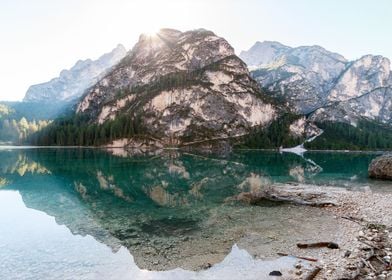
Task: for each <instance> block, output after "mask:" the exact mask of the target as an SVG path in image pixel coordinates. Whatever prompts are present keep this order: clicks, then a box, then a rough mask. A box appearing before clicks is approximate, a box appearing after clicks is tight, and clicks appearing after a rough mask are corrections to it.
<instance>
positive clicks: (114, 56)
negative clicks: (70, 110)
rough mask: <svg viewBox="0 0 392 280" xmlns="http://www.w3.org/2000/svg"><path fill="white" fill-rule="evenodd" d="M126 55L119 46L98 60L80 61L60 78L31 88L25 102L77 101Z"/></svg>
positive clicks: (64, 71) (63, 72) (124, 50)
mask: <svg viewBox="0 0 392 280" xmlns="http://www.w3.org/2000/svg"><path fill="white" fill-rule="evenodd" d="M125 54H126V49H125V48H124V46H122V45H118V46H117V47H116V48H115V49H113V50H112V51H111V52H110V53H107V54H104V55H102V56H101V57H100V58H98V59H97V60H94V61H93V60H91V59H87V60H79V61H78V62H77V63H76V64H75V65H74V66H73V67H72V68H71V69H69V70H63V71H61V73H60V76H59V77H57V78H54V79H52V80H50V81H49V82H46V83H42V84H38V85H33V86H30V88H29V89H28V90H27V92H26V95H25V97H24V99H23V101H25V102H45V103H50V102H67V101H70V100H73V99H76V98H78V97H80V96H82V94H83V92H84V91H85V90H86V89H87V88H88V87H90V86H92V85H93V84H95V83H96V82H97V81H98V80H99V78H100V77H102V75H103V74H104V73H105V72H106V71H108V69H110V68H111V67H112V66H113V65H115V64H117V63H118V62H119V61H120V60H121V59H122V58H123V57H124V56H125Z"/></svg>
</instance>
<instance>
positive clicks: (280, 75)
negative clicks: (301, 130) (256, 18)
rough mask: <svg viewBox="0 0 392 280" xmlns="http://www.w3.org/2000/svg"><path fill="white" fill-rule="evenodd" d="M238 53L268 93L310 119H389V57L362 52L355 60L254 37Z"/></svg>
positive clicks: (352, 121)
mask: <svg viewBox="0 0 392 280" xmlns="http://www.w3.org/2000/svg"><path fill="white" fill-rule="evenodd" d="M240 57H241V58H242V59H243V60H244V61H245V62H246V63H247V64H248V66H249V67H250V69H252V76H253V78H254V79H256V80H257V81H258V83H259V84H260V85H261V87H263V88H264V89H267V90H268V91H269V92H271V93H272V95H273V96H274V97H275V98H277V99H279V100H284V101H286V102H288V103H289V105H290V106H291V107H293V108H295V110H296V111H297V112H298V113H301V114H311V117H310V118H311V119H312V120H313V121H326V120H329V121H335V122H336V121H340V122H347V123H350V124H353V125H355V124H356V122H357V120H358V119H360V118H363V117H365V118H367V119H371V120H374V121H378V122H382V123H388V124H389V123H391V120H392V74H391V69H390V61H389V60H388V59H387V58H385V57H382V56H373V55H366V56H363V57H362V58H360V59H358V60H356V61H348V60H346V59H345V58H344V57H343V56H341V55H339V54H336V53H332V52H329V51H327V50H325V49H323V48H322V47H319V46H309V47H298V48H291V47H288V46H284V45H282V44H280V43H278V42H268V41H266V42H262V43H260V42H257V43H256V44H255V45H254V46H253V47H252V48H251V49H249V50H248V51H246V52H242V53H241V55H240Z"/></svg>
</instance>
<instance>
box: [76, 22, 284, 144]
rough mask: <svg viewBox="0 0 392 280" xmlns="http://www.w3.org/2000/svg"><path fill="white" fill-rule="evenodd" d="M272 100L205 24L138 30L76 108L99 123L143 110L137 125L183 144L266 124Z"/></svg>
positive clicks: (237, 133)
mask: <svg viewBox="0 0 392 280" xmlns="http://www.w3.org/2000/svg"><path fill="white" fill-rule="evenodd" d="M267 100H268V98H267V97H266V96H264V95H263V93H262V92H261V91H260V90H259V88H258V86H257V84H256V83H255V81H254V80H253V79H252V78H251V77H250V76H249V71H248V69H247V67H246V64H245V63H243V61H242V60H241V59H240V58H238V57H237V56H236V55H235V53H234V49H233V48H232V46H231V45H230V44H229V43H228V42H227V41H226V40H225V39H224V38H221V37H219V36H217V35H215V34H214V33H213V32H211V31H207V30H204V29H198V30H192V31H187V32H180V31H177V30H172V29H163V30H161V31H159V32H158V33H157V34H149V35H146V34H143V35H141V36H140V38H139V41H138V42H137V43H136V45H135V46H134V47H133V49H132V50H131V51H130V52H129V53H128V55H127V56H126V57H125V58H124V59H123V60H122V61H121V62H120V63H119V64H118V65H117V66H115V67H114V68H113V69H112V70H111V71H110V72H109V73H108V74H107V75H106V76H105V77H104V78H102V79H101V80H100V81H99V82H98V83H96V84H95V85H94V86H93V87H91V88H90V90H89V92H88V93H87V94H86V95H85V96H84V98H83V100H82V101H81V102H80V103H79V105H78V108H77V113H79V114H85V115H88V116H89V120H90V122H91V123H98V124H104V123H105V122H108V121H111V120H116V119H118V118H120V117H122V118H124V117H125V118H131V119H135V118H136V116H138V118H139V119H138V126H141V127H143V129H144V131H145V133H146V134H148V135H152V136H153V137H154V138H155V139H160V141H161V143H162V144H163V145H166V144H167V143H173V141H174V143H176V144H184V143H186V142H189V141H203V140H206V139H211V138H214V139H215V138H225V137H226V138H227V137H236V136H240V135H244V134H247V133H248V132H249V129H250V128H251V127H253V126H256V125H267V124H269V123H270V122H271V121H272V120H273V119H274V118H275V117H276V116H277V115H278V112H277V110H276V108H275V106H274V105H273V104H271V103H270V102H269V101H267ZM122 143H124V142H122ZM132 143H133V144H135V143H134V142H132ZM133 144H132V145H133Z"/></svg>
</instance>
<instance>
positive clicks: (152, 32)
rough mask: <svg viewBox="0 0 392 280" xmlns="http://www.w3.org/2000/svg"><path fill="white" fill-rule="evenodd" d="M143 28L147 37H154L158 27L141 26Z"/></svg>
mask: <svg viewBox="0 0 392 280" xmlns="http://www.w3.org/2000/svg"><path fill="white" fill-rule="evenodd" d="M143 29H144V32H143V33H144V34H145V35H147V36H148V37H156V36H157V34H158V33H159V28H143Z"/></svg>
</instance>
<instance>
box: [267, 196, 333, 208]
mask: <svg viewBox="0 0 392 280" xmlns="http://www.w3.org/2000/svg"><path fill="white" fill-rule="evenodd" d="M262 199H267V200H270V201H275V202H287V203H292V204H297V205H305V206H313V207H325V206H336V203H334V202H332V201H308V200H305V199H300V198H298V197H292V196H278V195H275V194H268V193H266V194H265V195H264V197H262Z"/></svg>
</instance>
